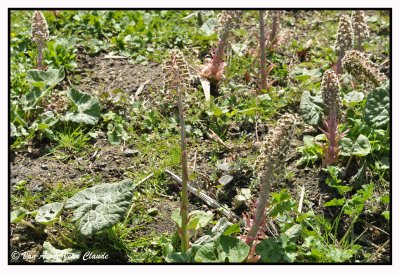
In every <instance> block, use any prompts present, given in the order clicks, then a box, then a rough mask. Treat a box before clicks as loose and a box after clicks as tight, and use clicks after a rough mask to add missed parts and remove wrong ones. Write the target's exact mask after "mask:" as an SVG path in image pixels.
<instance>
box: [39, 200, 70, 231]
mask: <svg viewBox="0 0 400 273" xmlns="http://www.w3.org/2000/svg"><path fill="white" fill-rule="evenodd" d="M63 207H64V203H59V202H55V203H51V204H47V205H44V206H42V207H40V208H39V209H38V213H37V215H36V217H35V220H36V222H38V223H41V224H43V225H48V224H51V223H53V222H54V221H56V220H57V218H58V216H60V214H61V211H62V209H63Z"/></svg>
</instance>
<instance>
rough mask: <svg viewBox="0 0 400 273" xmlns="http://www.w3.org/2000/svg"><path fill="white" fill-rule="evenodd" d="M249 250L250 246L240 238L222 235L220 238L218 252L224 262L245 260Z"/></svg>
mask: <svg viewBox="0 0 400 273" xmlns="http://www.w3.org/2000/svg"><path fill="white" fill-rule="evenodd" d="M249 252H250V247H249V246H248V245H247V244H246V243H245V242H243V241H242V240H239V239H238V238H235V237H229V236H225V235H222V236H221V237H220V238H219V240H218V244H217V253H218V256H219V260H220V261H222V262H230V263H241V262H244V261H245V260H246V258H247V256H248V255H249Z"/></svg>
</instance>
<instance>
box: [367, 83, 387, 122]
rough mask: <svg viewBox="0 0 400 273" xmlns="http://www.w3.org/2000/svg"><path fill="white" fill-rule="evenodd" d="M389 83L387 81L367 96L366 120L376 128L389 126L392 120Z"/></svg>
mask: <svg viewBox="0 0 400 273" xmlns="http://www.w3.org/2000/svg"><path fill="white" fill-rule="evenodd" d="M389 111H390V96H389V83H386V84H384V85H382V86H380V87H378V88H376V89H374V90H373V91H371V92H370V93H369V94H368V96H367V101H366V103H365V108H364V119H365V122H366V123H367V124H368V125H369V126H371V127H374V128H387V126H388V124H389V120H390V113H389Z"/></svg>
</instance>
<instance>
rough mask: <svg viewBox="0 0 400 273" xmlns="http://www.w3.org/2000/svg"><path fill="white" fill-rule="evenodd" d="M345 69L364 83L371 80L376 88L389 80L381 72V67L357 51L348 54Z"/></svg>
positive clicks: (344, 59) (344, 61) (345, 58)
mask: <svg viewBox="0 0 400 273" xmlns="http://www.w3.org/2000/svg"><path fill="white" fill-rule="evenodd" d="M343 67H344V69H345V70H346V71H347V72H349V73H350V74H351V75H352V76H354V77H356V78H358V79H359V80H361V81H364V82H365V81H366V80H369V81H371V82H372V83H373V84H374V85H375V86H376V87H378V86H380V85H382V84H383V83H385V82H386V81H387V80H388V79H387V77H386V75H385V74H383V73H381V72H380V71H379V67H378V66H377V65H376V64H374V63H373V62H371V60H369V58H367V57H366V56H365V55H364V54H363V53H362V52H360V51H357V50H350V51H348V52H346V54H345V56H344V58H343Z"/></svg>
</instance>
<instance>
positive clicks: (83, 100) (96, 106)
mask: <svg viewBox="0 0 400 273" xmlns="http://www.w3.org/2000/svg"><path fill="white" fill-rule="evenodd" d="M68 98H69V99H70V101H71V103H72V105H73V107H74V108H75V111H74V112H68V113H67V114H66V115H65V120H67V121H72V122H76V123H84V124H88V125H96V123H97V122H98V121H99V119H100V115H101V111H100V103H99V100H98V99H97V98H95V97H93V96H91V95H89V94H87V93H85V92H82V91H80V90H78V89H76V88H70V89H69V91H68Z"/></svg>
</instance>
